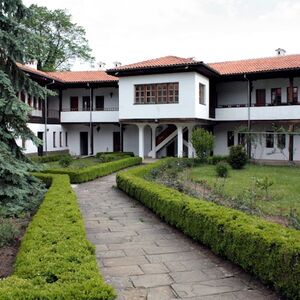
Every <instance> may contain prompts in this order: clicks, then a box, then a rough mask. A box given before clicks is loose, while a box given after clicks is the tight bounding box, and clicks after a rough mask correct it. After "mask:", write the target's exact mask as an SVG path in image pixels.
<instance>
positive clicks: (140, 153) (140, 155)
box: [137, 124, 145, 158]
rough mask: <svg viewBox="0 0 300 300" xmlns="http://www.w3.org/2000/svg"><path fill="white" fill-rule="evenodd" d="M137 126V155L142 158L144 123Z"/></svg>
mask: <svg viewBox="0 0 300 300" xmlns="http://www.w3.org/2000/svg"><path fill="white" fill-rule="evenodd" d="M137 126H138V128H139V157H141V158H144V156H145V155H144V127H145V125H144V124H138V125H137Z"/></svg>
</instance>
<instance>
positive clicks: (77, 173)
mask: <svg viewBox="0 0 300 300" xmlns="http://www.w3.org/2000/svg"><path fill="white" fill-rule="evenodd" d="M141 162H142V159H141V158H140V157H129V158H124V159H120V160H116V161H112V162H108V163H103V164H96V165H94V166H91V167H86V168H82V169H74V170H68V169H49V170H44V171H42V172H43V173H49V174H67V175H69V177H70V180H71V182H72V183H81V182H86V181H90V180H93V179H95V178H98V177H102V176H106V175H108V174H111V173H113V172H116V171H119V170H121V169H125V168H127V167H131V166H135V165H138V164H140V163H141Z"/></svg>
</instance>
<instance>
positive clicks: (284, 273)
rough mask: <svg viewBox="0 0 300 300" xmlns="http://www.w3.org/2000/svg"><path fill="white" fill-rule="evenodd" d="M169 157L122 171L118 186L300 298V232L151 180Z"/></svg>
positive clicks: (201, 239) (167, 218) (195, 235)
mask: <svg viewBox="0 0 300 300" xmlns="http://www.w3.org/2000/svg"><path fill="white" fill-rule="evenodd" d="M166 161H168V160H162V161H159V162H157V163H154V164H151V165H147V166H144V167H139V168H134V169H132V170H128V171H124V172H120V173H118V175H117V185H118V187H119V188H120V189H121V190H123V191H124V192H126V193H127V194H128V195H130V196H132V197H133V198H135V199H137V200H139V201H141V202H142V203H143V204H145V205H146V206H147V207H149V208H150V209H152V210H153V211H154V212H155V213H156V214H157V215H158V216H160V217H161V218H162V219H164V220H165V221H166V222H168V223H169V224H171V225H173V226H175V227H177V228H178V229H180V230H182V231H183V232H184V233H185V234H187V235H188V236H190V237H192V238H193V239H195V240H197V241H199V242H201V243H203V244H205V245H207V246H209V247H210V248H211V249H212V251H213V252H215V253H216V254H219V255H221V256H224V257H226V258H228V259H229V260H231V261H232V262H234V263H236V264H238V265H240V266H241V267H242V268H243V269H245V270H246V271H248V272H250V273H252V274H254V275H255V276H257V277H258V278H259V279H261V280H262V281H263V282H264V283H266V284H268V285H271V286H273V287H274V288H275V289H276V290H277V291H279V292H281V293H282V294H283V295H284V296H286V297H287V298H289V299H300V289H299V283H300V264H299V257H300V232H299V231H297V230H292V229H288V228H285V227H283V226H281V225H279V224H275V223H271V222H268V221H265V220H263V219H261V218H258V217H256V216H250V215H247V214H245V213H243V212H240V211H237V210H234V209H231V208H227V207H224V206H220V205H217V204H215V203H212V202H208V201H204V200H201V199H196V198H194V197H190V196H188V195H185V194H183V193H181V192H179V191H177V190H175V189H172V188H169V187H166V186H164V185H162V184H158V183H156V182H153V181H149V180H147V179H146V178H147V176H149V175H150V176H152V175H153V173H156V172H157V169H158V168H159V167H160V166H161V165H162V164H164V163H165V162H166ZM151 173H152V174H151Z"/></svg>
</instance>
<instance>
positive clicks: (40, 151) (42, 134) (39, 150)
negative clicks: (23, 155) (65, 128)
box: [37, 131, 44, 156]
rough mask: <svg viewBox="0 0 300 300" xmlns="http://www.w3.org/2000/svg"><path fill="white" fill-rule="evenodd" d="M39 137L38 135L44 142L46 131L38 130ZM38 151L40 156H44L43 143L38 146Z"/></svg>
mask: <svg viewBox="0 0 300 300" xmlns="http://www.w3.org/2000/svg"><path fill="white" fill-rule="evenodd" d="M37 137H38V138H39V139H40V140H41V141H42V142H44V132H42V131H38V133H37ZM37 151H38V156H43V144H42V145H39V146H38V149H37Z"/></svg>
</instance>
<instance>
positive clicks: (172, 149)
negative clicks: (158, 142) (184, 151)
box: [167, 141, 175, 157]
mask: <svg viewBox="0 0 300 300" xmlns="http://www.w3.org/2000/svg"><path fill="white" fill-rule="evenodd" d="M167 156H173V157H174V156H175V141H173V142H171V143H170V144H169V145H168V146H167Z"/></svg>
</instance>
